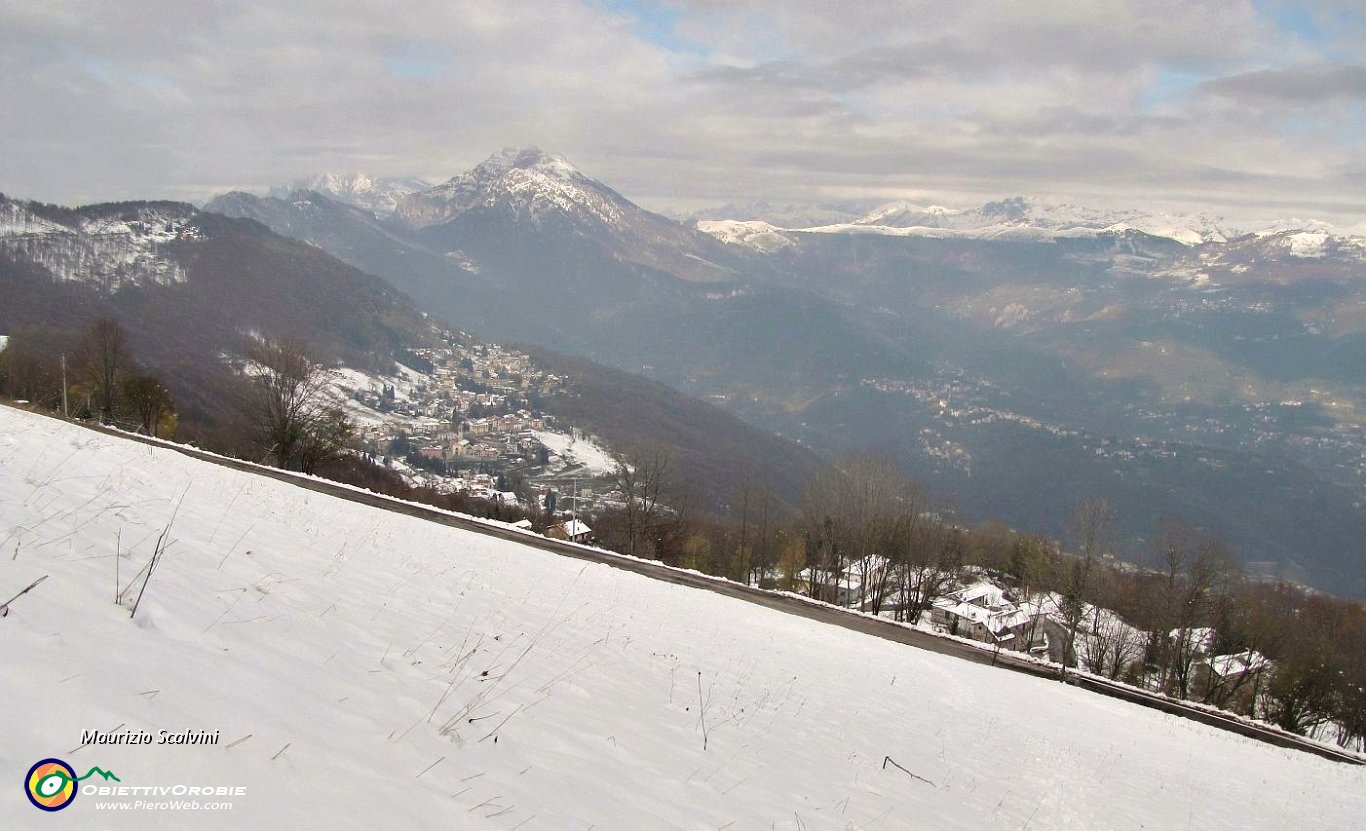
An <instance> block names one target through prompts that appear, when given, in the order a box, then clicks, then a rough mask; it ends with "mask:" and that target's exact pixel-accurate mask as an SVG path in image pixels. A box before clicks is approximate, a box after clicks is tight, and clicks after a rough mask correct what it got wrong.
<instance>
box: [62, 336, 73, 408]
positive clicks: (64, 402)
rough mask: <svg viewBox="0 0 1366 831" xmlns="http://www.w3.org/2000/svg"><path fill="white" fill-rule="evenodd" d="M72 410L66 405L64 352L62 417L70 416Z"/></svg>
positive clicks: (64, 356)
mask: <svg viewBox="0 0 1366 831" xmlns="http://www.w3.org/2000/svg"><path fill="white" fill-rule="evenodd" d="M70 417H71V411H70V409H68V407H67V405H66V353H65V352H63V353H62V418H70Z"/></svg>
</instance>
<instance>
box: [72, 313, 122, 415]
mask: <svg viewBox="0 0 1366 831" xmlns="http://www.w3.org/2000/svg"><path fill="white" fill-rule="evenodd" d="M80 353H81V355H80V357H81V366H82V370H83V372H82V374H83V376H84V379H85V382H86V385H87V387H88V389H89V391H90V394H91V395H92V396H93V399H94V403H95V404H96V406H97V407H98V409H99V415H100V420H101V421H106V422H108V421H112V420H113V419H114V408H115V407H116V406H117V405H118V403H119V391H120V390H119V388H120V381H121V380H122V378H123V374H124V372H126V371H127V369H128V365H129V353H128V330H126V329H124V328H123V324H121V323H119V322H118V321H117V320H114V319H113V318H111V317H101V318H98V319H97V320H96V321H95V322H94V323H92V324H91V325H90V328H89V329H88V330H87V331H86V333H85V337H84V338H83V339H82V340H81V347H80Z"/></svg>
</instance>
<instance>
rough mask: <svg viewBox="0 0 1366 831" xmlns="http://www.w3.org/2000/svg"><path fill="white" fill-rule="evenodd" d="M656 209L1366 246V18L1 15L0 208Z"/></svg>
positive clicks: (577, 11) (876, 13) (742, 10)
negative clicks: (224, 203) (341, 201)
mask: <svg viewBox="0 0 1366 831" xmlns="http://www.w3.org/2000/svg"><path fill="white" fill-rule="evenodd" d="M529 144H535V145H539V146H541V147H544V148H545V149H547V150H553V151H556V152H559V153H562V154H564V155H565V156H567V157H568V158H569V159H570V160H571V161H573V162H574V163H576V164H577V165H578V166H579V167H580V168H582V169H584V170H585V171H586V172H587V173H589V174H590V175H592V176H595V177H596V178H599V179H601V180H603V181H605V182H607V183H608V184H610V185H612V186H613V187H615V188H616V189H617V190H619V191H621V192H623V193H624V194H626V195H627V196H629V197H631V198H633V199H635V200H636V201H638V202H641V203H642V204H644V205H646V206H648V207H654V208H668V207H675V208H676V207H683V206H687V205H703V204H719V203H722V202H726V201H730V200H753V199H758V198H767V199H770V200H777V201H794V202H821V201H828V200H839V199H849V198H868V199H892V198H908V199H912V200H916V201H934V202H939V203H946V204H969V203H971V202H973V201H977V202H980V201H982V200H983V199H985V198H994V197H1000V196H1006V195H1012V194H1027V195H1034V196H1038V197H1043V198H1045V199H1054V200H1063V199H1066V200H1071V201H1077V202H1086V203H1092V204H1101V205H1106V204H1116V205H1117V204H1129V205H1141V206H1159V207H1174V208H1189V207H1191V206H1208V208H1209V209H1211V210H1213V211H1216V212H1222V213H1225V214H1227V215H1247V214H1266V215H1268V216H1277V215H1297V216H1314V217H1319V218H1323V219H1328V220H1332V221H1336V222H1339V223H1344V224H1347V225H1353V224H1356V223H1360V222H1363V221H1366V11H1363V9H1362V4H1361V3H1360V2H1359V0H1301V1H1300V2H1282V1H1281V0H1257V1H1256V2H1242V0H1134V2H1130V1H1129V0H1086V1H1085V2H1082V1H1081V0H1018V1H1015V2H1010V1H1008V0H1001V2H986V1H985V0H984V1H983V2H960V3H955V2H945V0H926V1H925V2H921V0H904V1H903V2H896V3H884V2H877V1H876V0H869V1H868V2H861V3H838V4H837V3H834V2H826V1H825V0H821V1H819V2H816V1H814V0H586V1H585V2H572V0H570V1H567V2H541V0H518V2H478V3H466V2H461V0H444V1H443V2H421V1H420V0H415V1H414V2H401V3H379V2H361V1H360V0H328V2H326V3H318V2H303V1H302V0H271V2H255V0H213V1H212V2H211V1H210V0H122V2H117V3H112V2H108V0H86V1H84V2H82V1H80V0H43V2H33V0H0V191H4V192H6V193H9V194H12V195H15V196H23V197H28V198H38V199H43V200H46V201H59V202H64V203H74V202H85V201H91V200H103V199H117V198H143V197H163V198H180V199H201V198H204V197H206V196H209V195H212V194H214V193H217V192H222V191H224V190H227V189H231V188H247V189H264V188H265V187H268V186H270V185H272V184H277V183H281V182H286V181H289V180H292V179H295V178H297V177H299V176H302V175H304V174H308V173H312V172H317V171H321V170H365V171H369V172H373V173H377V174H383V175H418V176H423V177H425V178H428V179H431V180H434V181H439V180H443V179H445V178H448V177H450V176H451V175H454V174H456V173H458V172H460V171H462V170H465V169H467V168H468V167H470V166H471V165H473V164H475V163H477V162H478V161H480V160H481V159H482V158H484V157H485V156H487V155H488V154H489V153H490V152H492V151H493V150H495V149H497V148H499V147H503V146H508V145H529Z"/></svg>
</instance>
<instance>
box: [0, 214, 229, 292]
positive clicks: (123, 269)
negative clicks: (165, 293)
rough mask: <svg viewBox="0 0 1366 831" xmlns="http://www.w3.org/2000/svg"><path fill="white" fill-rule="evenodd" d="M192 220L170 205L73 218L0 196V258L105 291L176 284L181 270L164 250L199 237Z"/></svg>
mask: <svg viewBox="0 0 1366 831" xmlns="http://www.w3.org/2000/svg"><path fill="white" fill-rule="evenodd" d="M45 213H46V214H49V215H46V216H45V215H44V214H45ZM194 215H195V211H194V208H193V207H191V206H190V205H181V204H177V203H172V202H139V203H127V204H122V205H103V206H94V207H92V208H89V209H86V210H85V211H84V212H82V213H77V212H72V211H66V210H63V209H53V208H51V206H40V205H35V204H32V203H23V202H15V201H11V200H8V199H6V198H5V197H4V196H3V195H0V252H3V253H5V254H8V255H9V256H11V257H14V258H16V259H20V260H27V261H29V262H32V263H34V264H36V265H39V266H42V267H43V268H45V269H47V270H48V271H50V272H51V273H52V275H53V276H54V277H56V278H57V279H58V280H63V281H77V282H86V283H92V284H95V285H98V286H99V287H101V288H102V289H103V290H106V291H113V290H115V289H117V288H118V287H120V286H122V285H124V284H133V285H146V284H158V285H169V284H174V283H180V282H184V280H185V270H184V269H183V268H182V267H181V266H180V264H179V263H177V262H176V261H175V260H174V259H173V258H171V257H170V256H168V254H167V253H166V251H165V247H166V246H168V245H169V244H171V243H173V242H175V241H177V240H183V239H198V238H200V237H201V236H202V230H201V229H200V228H199V227H198V225H197V224H196V223H195V216H194Z"/></svg>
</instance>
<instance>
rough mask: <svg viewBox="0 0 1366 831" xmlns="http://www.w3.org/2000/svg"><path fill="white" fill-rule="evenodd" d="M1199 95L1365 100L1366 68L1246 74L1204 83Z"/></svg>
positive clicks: (1313, 68) (1311, 100)
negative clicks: (1202, 93)
mask: <svg viewBox="0 0 1366 831" xmlns="http://www.w3.org/2000/svg"><path fill="white" fill-rule="evenodd" d="M1200 91H1201V92H1204V93H1207V94H1211V95H1217V96H1221V97H1225V98H1232V99H1237V100H1244V101H1278V102H1285V103H1290V102H1304V103H1316V102H1321V101H1330V100H1334V99H1366V66H1357V65H1344V64H1321V65H1318V66H1299V67H1293V68H1290V69H1281V70H1271V69H1266V70H1261V71H1258V72H1245V73H1242V74H1240V75H1231V76H1228V77H1225V78H1219V79H1217V80H1214V81H1210V82H1208V83H1205V84H1203V85H1202V86H1201V87H1200Z"/></svg>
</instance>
